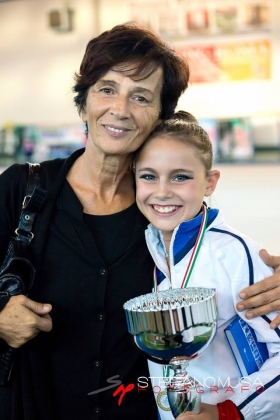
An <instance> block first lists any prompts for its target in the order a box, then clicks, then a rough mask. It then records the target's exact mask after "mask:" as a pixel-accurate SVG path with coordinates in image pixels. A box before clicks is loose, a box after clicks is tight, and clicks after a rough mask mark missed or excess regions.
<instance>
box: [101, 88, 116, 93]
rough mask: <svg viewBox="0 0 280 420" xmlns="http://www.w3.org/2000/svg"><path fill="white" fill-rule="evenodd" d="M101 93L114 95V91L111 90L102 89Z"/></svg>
mask: <svg viewBox="0 0 280 420" xmlns="http://www.w3.org/2000/svg"><path fill="white" fill-rule="evenodd" d="M100 92H104V93H107V94H111V93H113V89H111V88H102V89H100Z"/></svg>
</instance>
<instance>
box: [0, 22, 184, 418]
mask: <svg viewBox="0 0 280 420" xmlns="http://www.w3.org/2000/svg"><path fill="white" fill-rule="evenodd" d="M188 79H189V71H188V67H187V65H186V63H185V62H184V61H183V60H182V59H181V58H179V57H178V56H176V55H175V54H174V52H173V51H172V50H171V49H170V48H169V47H168V46H167V45H166V44H165V43H164V42H163V41H162V40H161V39H160V38H159V37H158V36H157V35H155V34H154V33H152V32H151V31H148V30H147V29H144V28H141V27H139V26H137V25H136V24H124V25H119V26H116V27H115V28H113V29H112V30H110V31H107V32H104V33H103V34H101V35H100V36H99V37H97V38H94V39H92V40H91V41H90V42H89V44H88V46H87V49H86V53H85V55H84V58H83V61H82V64H81V68H80V73H79V74H77V75H76V84H75V86H74V90H75V92H76V97H75V102H76V105H77V106H78V110H79V112H80V115H81V117H82V120H83V121H84V122H85V124H86V126H87V132H88V141H87V146H86V148H85V150H79V151H77V152H75V153H74V154H73V155H71V156H70V157H69V158H68V159H66V160H60V159H57V160H54V161H47V162H43V163H42V164H41V167H42V187H43V188H45V189H46V190H47V191H48V200H47V203H46V205H45V207H44V209H43V211H42V213H40V214H39V215H38V216H37V219H36V223H35V228H34V234H35V237H34V240H33V243H32V261H33V263H34V265H35V266H36V270H37V275H36V279H35V284H34V286H33V288H32V290H31V292H30V295H29V298H27V297H25V296H16V297H12V298H10V300H9V299H8V297H4V298H3V299H2V304H1V300H0V305H1V306H0V310H1V309H2V311H1V313H0V338H1V339H2V341H1V344H2V350H4V349H5V345H6V343H7V344H9V345H11V346H13V347H16V348H18V347H20V350H19V351H18V354H17V359H16V360H15V366H14V370H13V377H12V380H11V381H10V383H9V384H7V385H5V386H4V387H2V388H1V389H0V418H1V420H17V419H20V420H22V419H24V420H33V419H34V420H38V419H44V420H55V419H59V420H66V419H67V420H71V419H73V420H78V419H82V420H94V419H98V418H100V419H105V420H109V419H122V420H125V419H131V418H133V419H134V420H138V419H139V420H140V419H141V420H143V418H149V419H157V410H156V406H155V403H154V398H153V392H152V387H151V386H149V387H148V388H147V389H146V390H145V391H143V388H141V392H139V389H138V386H137V384H138V379H139V377H141V376H144V377H147V376H149V374H148V369H147V364H146V360H145V359H144V358H143V357H142V356H140V355H138V354H137V352H136V351H135V349H134V347H133V345H132V343H131V341H130V337H129V335H128V333H127V331H126V322H125V317H124V312H123V310H122V305H123V303H124V302H125V301H126V300H128V299H130V298H132V297H135V296H137V295H140V294H143V293H146V292H149V291H150V290H151V287H152V261H151V259H150V257H149V255H148V252H147V250H146V246H145V240H144V235H143V232H144V229H145V228H146V224H147V221H146V219H145V218H144V217H143V216H142V215H141V214H140V212H139V211H138V209H137V207H136V204H135V194H134V179H133V173H132V172H131V168H130V164H131V160H132V156H133V153H134V152H135V151H136V150H137V149H138V148H139V146H141V144H142V143H143V142H144V140H145V138H146V137H147V135H148V134H149V133H150V132H151V131H152V129H153V128H154V127H155V126H156V125H157V124H158V122H159V121H160V120H161V119H163V118H166V117H168V116H170V115H171V114H172V113H173V111H174V108H175V106H176V104H177V101H178V98H179V96H180V95H181V94H182V92H183V91H184V90H185V89H186V88H187V85H188ZM26 178H27V169H26V167H25V165H13V166H11V167H10V168H8V169H7V170H6V171H5V172H4V173H3V174H2V175H1V177H0V191H1V194H0V227H1V242H0V261H3V258H4V255H5V252H6V248H7V243H8V240H9V238H10V236H11V235H12V233H13V231H14V229H15V227H16V226H17V223H18V218H19V212H20V206H21V202H22V199H23V196H24V191H25V186H26ZM41 302H47V303H46V304H43V303H41ZM50 312H51V316H50ZM39 332H42V333H41V334H38V333H39Z"/></svg>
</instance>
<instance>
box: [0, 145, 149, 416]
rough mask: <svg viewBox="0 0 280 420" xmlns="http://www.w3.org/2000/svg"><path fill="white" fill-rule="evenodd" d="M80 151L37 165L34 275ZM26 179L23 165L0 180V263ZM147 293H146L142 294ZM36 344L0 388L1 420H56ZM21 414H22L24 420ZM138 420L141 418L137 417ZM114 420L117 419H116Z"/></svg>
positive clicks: (45, 369) (20, 357)
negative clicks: (39, 198)
mask: <svg viewBox="0 0 280 420" xmlns="http://www.w3.org/2000/svg"><path fill="white" fill-rule="evenodd" d="M83 151H84V149H82V150H78V151H76V152H75V153H74V154H72V155H71V156H70V157H69V158H67V159H55V160H52V161H46V162H42V163H41V167H42V184H41V186H42V188H44V189H45V190H46V191H47V192H48V196H47V200H46V203H45V205H44V207H43V209H42V211H41V212H40V213H39V214H38V215H37V216H36V220H35V223H34V229H33V232H34V235H35V236H34V240H33V242H32V245H31V259H32V262H33V264H34V266H35V268H36V270H37V271H39V270H40V265H41V261H42V256H43V252H44V245H45V240H46V238H47V231H48V227H49V224H50V221H51V217H52V213H53V209H54V206H55V203H56V200H57V197H58V195H59V193H60V191H61V188H62V185H63V183H64V181H65V178H66V175H67V173H68V172H69V170H70V168H71V166H72V165H73V163H74V161H75V160H76V159H77V158H78V157H79V156H80V155H81V154H82V153H83ZM27 176H28V167H27V165H18V164H15V165H12V166H11V167H10V168H8V169H7V170H6V171H5V172H4V173H3V174H2V175H1V176H0V191H1V194H0V229H1V242H0V263H1V262H2V261H3V258H4V256H5V253H6V248H7V243H8V241H9V238H10V236H11V235H12V233H13V232H14V229H15V228H16V227H17V224H18V220H19V215H20V211H21V203H22V200H23V197H24V195H25V189H26V182H27ZM143 243H144V242H143ZM141 252H145V253H146V248H145V250H144V249H142V251H141ZM147 253H148V251H147ZM35 284H36V279H35ZM143 287H144V285H143ZM145 287H147V286H145ZM149 291H150V290H146V291H145V292H149ZM32 299H35V300H36V293H35V294H34V293H33V294H32ZM0 341H1V340H0ZM36 342H37V340H31V341H30V342H28V343H27V345H25V346H23V347H22V348H21V349H20V351H19V352H18V355H17V359H16V361H15V365H16V366H15V369H14V371H15V372H16V373H17V372H20V374H19V375H17V374H16V373H15V375H14V379H13V381H12V383H11V384H10V385H9V386H8V387H2V388H1V387H0V419H1V420H23V419H24V420H39V419H42V420H56V419H57V420H60V419H58V418H57V417H56V415H55V408H54V407H55V405H54V400H53V395H52V392H51V391H52V386H51V383H50V382H49V376H48V365H47V362H46V360H47V356H46V357H44V346H42V345H40V344H36ZM2 343H3V342H2ZM0 347H1V346H0ZM0 350H1V349H0ZM140 363H141V362H140ZM17 366H19V367H17ZM34 369H35V372H36V376H37V377H39V378H40V383H39V387H38V388H36V389H35V393H36V403H34V401H33V400H34V395H33V392H34V387H33V384H32V383H31V382H30V381H31V378H32V375H30V371H33V373H34ZM147 375H148V373H147ZM147 398H148V399H147V401H146V402H145V401H143V410H145V405H146V406H147V409H148V413H147V415H148V416H149V418H150V419H155V418H157V415H156V406H155V404H154V400H153V396H152V399H151V398H149V397H148V395H147ZM38 404H39V405H40V407H41V409H40V414H39V413H38V412H37V411H36V405H37V406H38ZM11 407H12V408H11ZM22 412H24V413H25V414H24V417H23V415H22ZM140 414H141V413H139V412H138V413H137V412H136V413H130V415H132V416H133V415H134V417H135V418H138V417H137V415H138V416H140ZM95 417H96V418H97V417H98V416H95V415H93V416H92V419H93V418H95ZM142 417H143V415H141V418H142ZM114 418H116V419H117V418H118V416H117V415H116V416H114ZM127 418H128V417H127ZM69 420H72V419H69ZM73 420H75V419H73ZM77 420H78V419H77ZM81 420H83V419H81Z"/></svg>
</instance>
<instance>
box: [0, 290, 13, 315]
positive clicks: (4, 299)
mask: <svg viewBox="0 0 280 420" xmlns="http://www.w3.org/2000/svg"><path fill="white" fill-rule="evenodd" d="M10 297H11V296H10V295H9V294H7V293H5V292H4V293H2V292H0V312H1V311H2V309H4V308H5V306H6V305H7V303H8V302H9V300H10Z"/></svg>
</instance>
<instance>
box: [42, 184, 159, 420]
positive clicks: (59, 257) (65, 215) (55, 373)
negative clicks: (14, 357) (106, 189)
mask: <svg viewBox="0 0 280 420" xmlns="http://www.w3.org/2000/svg"><path fill="white" fill-rule="evenodd" d="M146 225H147V220H146V219H145V218H144V217H143V216H142V214H141V213H140V212H139V210H138V209H137V207H136V205H135V204H134V205H132V206H131V207H129V208H128V209H126V210H124V211H122V212H120V213H117V214H113V215H109V216H91V215H86V214H83V209H82V206H81V204H80V202H79V200H78V198H77V197H76V195H75V193H74V191H73V190H72V188H71V187H70V185H69V184H68V183H67V181H65V182H64V185H63V188H62V190H61V193H60V196H59V198H58V200H57V203H56V206H55V208H54V211H53V214H52V219H51V224H50V228H49V235H48V238H47V240H46V247H45V251H44V257H43V260H42V265H41V271H40V276H39V277H40V286H39V288H38V290H39V291H37V293H36V298H37V300H39V301H41V302H48V303H51V304H52V305H53V310H52V312H51V316H52V319H53V330H52V332H51V333H48V334H40V336H41V337H39V336H38V337H39V338H38V341H39V342H40V343H41V344H40V346H42V342H43V343H44V348H45V351H46V359H47V363H48V365H49V375H50V383H51V384H52V388H53V398H54V400H55V406H56V407H57V410H58V411H57V413H56V415H57V419H59V420H66V419H67V420H71V419H73V420H78V419H79V420H80V419H81V420H94V419H103V420H109V419H110V420H111V419H122V420H126V419H127V420H128V419H131V418H133V419H134V420H138V419H139V420H140V419H141V420H143V418H149V419H151V420H153V419H155V420H156V419H157V409H156V404H155V400H154V396H153V393H152V389H151V386H150V387H149V388H148V389H147V390H146V391H141V392H139V390H138V378H139V377H140V376H145V377H148V376H149V374H148V368H147V362H146V359H145V357H143V356H142V355H140V354H139V353H138V351H137V350H136V348H135V347H134V345H133V343H132V339H131V336H130V335H129V334H128V332H127V328H126V320H125V314H124V311H123V308H122V306H123V304H124V302H126V301H127V300H128V299H131V298H132V297H135V296H138V295H141V294H144V293H147V292H149V291H151V289H152V271H153V263H152V260H151V258H150V256H149V254H148V252H147V248H146V243H145V239H144V230H145V228H146ZM36 340H37V339H36ZM36 340H34V341H36ZM112 377H115V380H119V381H121V382H122V384H123V385H124V387H127V386H128V385H130V384H133V385H134V388H133V390H132V391H130V392H128V393H127V394H126V395H125V396H124V398H123V401H122V403H121V404H120V405H118V402H119V396H120V394H118V395H117V396H113V393H114V391H115V390H116V389H117V386H116V387H114V388H111V389H109V390H106V391H102V392H97V393H96V392H95V391H98V390H100V389H101V388H104V387H108V386H109V385H110V378H112ZM39 379H40V378H38V377H34V381H35V383H36V381H38V380H39ZM108 380H109V381H108Z"/></svg>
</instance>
